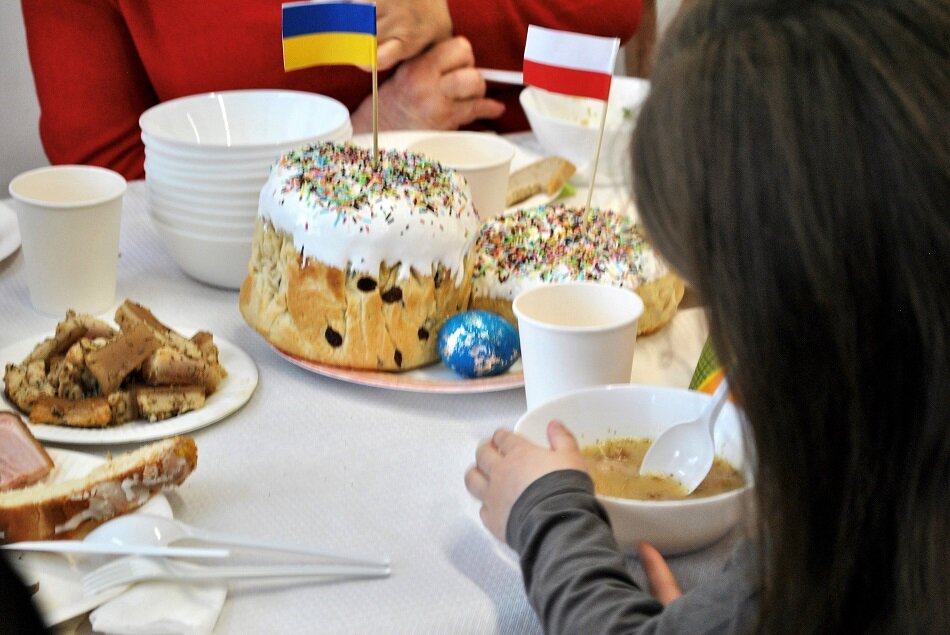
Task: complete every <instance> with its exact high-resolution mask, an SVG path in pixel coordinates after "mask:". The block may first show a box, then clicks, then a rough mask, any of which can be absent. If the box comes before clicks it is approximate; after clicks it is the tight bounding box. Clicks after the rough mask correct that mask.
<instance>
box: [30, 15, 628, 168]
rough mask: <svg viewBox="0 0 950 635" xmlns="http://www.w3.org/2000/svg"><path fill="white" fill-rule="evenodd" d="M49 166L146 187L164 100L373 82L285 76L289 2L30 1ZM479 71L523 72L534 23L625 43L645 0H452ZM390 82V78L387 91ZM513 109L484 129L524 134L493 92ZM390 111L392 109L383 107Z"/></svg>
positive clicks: (332, 73)
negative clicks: (147, 158)
mask: <svg viewBox="0 0 950 635" xmlns="http://www.w3.org/2000/svg"><path fill="white" fill-rule="evenodd" d="M22 3H23V18H24V21H25V23H26V32H27V44H28V46H29V53H30V62H31V64H32V67H33V76H34V81H35V83H36V92H37V96H38V97H39V103H40V110H41V116H40V137H41V138H42V141H43V146H44V148H45V150H46V154H47V157H48V158H49V160H50V162H52V163H54V164H58V163H87V164H93V165H102V166H107V167H110V168H112V169H114V170H116V171H118V172H120V173H122V174H124V175H125V176H126V178H129V179H137V178H143V177H144V175H145V171H144V167H143V161H144V148H143V146H142V142H141V139H140V138H139V127H138V118H139V115H141V114H142V112H144V111H145V110H146V109H148V108H149V107H150V106H153V105H155V104H157V103H159V102H161V101H166V100H169V99H173V98H175V97H181V96H183V95H192V94H196V93H204V92H209V91H214V90H234V89H242V88H285V89H294V90H309V91H314V92H319V93H322V94H325V95H329V96H331V97H335V98H336V99H339V100H340V101H342V102H343V103H344V104H346V105H347V107H348V108H350V110H351V111H352V110H354V109H356V107H357V106H359V104H360V103H361V102H362V101H363V99H364V98H365V97H366V96H367V95H368V94H369V93H370V91H371V84H370V79H369V75H368V74H367V73H365V72H363V71H360V70H359V69H356V68H353V67H344V66H317V67H313V68H308V69H303V70H299V71H292V72H285V71H284V68H283V61H282V57H281V55H282V53H281V46H280V30H281V29H280V16H281V11H280V6H281V3H282V0H152V1H149V0H22ZM448 3H449V9H450V11H451V14H452V20H453V23H454V26H455V32H456V34H459V35H464V36H466V37H468V39H469V40H470V41H471V42H472V46H473V48H474V51H475V61H476V64H477V65H479V66H483V67H488V68H501V69H514V70H520V68H521V61H522V56H523V53H524V43H525V37H526V34H527V29H528V24H537V25H539V26H546V27H550V28H556V29H564V30H570V31H577V32H583V33H590V34H596V35H609V36H614V37H620V38H621V39H622V40H624V41H625V40H627V39H628V38H629V37H630V36H631V35H632V34H633V32H634V31H635V29H636V27H637V23H638V21H639V16H640V0H586V1H585V2H579V1H578V0H481V1H474V0H471V1H469V0H448ZM386 77H387V75H386V74H384V73H381V74H380V79H379V81H380V82H383V81H385V78H386ZM490 88H491V89H492V90H491V93H490V94H491V96H492V97H495V98H497V99H500V100H502V101H504V102H505V103H506V105H507V107H508V109H507V111H506V112H505V114H504V116H503V117H502V118H501V119H499V120H497V121H493V122H486V126H487V127H490V128H493V129H496V130H498V131H501V132H505V131H514V130H524V129H526V128H527V123H526V121H525V119H524V113H522V112H521V109H520V107H519V106H518V105H517V98H518V92H519V91H520V88H519V87H500V88H497V89H495V87H494V86H492V87H490ZM381 107H382V108H385V104H381Z"/></svg>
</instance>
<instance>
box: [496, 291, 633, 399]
mask: <svg viewBox="0 0 950 635" xmlns="http://www.w3.org/2000/svg"><path fill="white" fill-rule="evenodd" d="M512 308H513V310H514V312H515V316H517V318H518V331H519V334H520V336H521V359H522V364H523V365H524V390H525V397H526V398H527V401H528V409H529V410H530V409H531V408H534V407H536V406H539V405H541V404H542V403H544V402H546V401H549V400H551V399H553V398H554V397H558V396H560V395H562V394H565V393H568V392H571V391H573V390H577V389H578V388H585V387H588V386H600V385H605V384H620V383H622V384H626V383H628V382H629V381H630V370H631V367H632V366H633V347H634V344H635V342H636V339H637V321H638V320H639V319H640V315H642V314H643V301H642V300H641V299H640V296H638V295H637V294H636V293H634V292H633V291H630V290H629V289H625V288H621V287H612V286H608V285H602V284H598V283H595V282H568V283H563V284H551V285H545V286H541V287H536V288H534V289H529V290H527V291H524V292H522V293H520V294H519V295H518V296H517V297H516V298H515V300H514V303H513V304H512Z"/></svg>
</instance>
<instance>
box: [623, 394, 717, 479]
mask: <svg viewBox="0 0 950 635" xmlns="http://www.w3.org/2000/svg"><path fill="white" fill-rule="evenodd" d="M728 395H729V384H728V382H727V381H726V379H725V378H723V380H722V382H721V383H720V384H719V386H718V387H717V388H716V391H715V392H714V393H713V395H712V398H710V400H709V401H708V402H707V403H706V408H705V409H704V410H703V412H702V413H701V414H700V415H699V416H698V417H697V418H696V419H693V420H692V421H686V422H684V423H677V424H676V425H674V426H671V427H669V428H667V429H666V430H664V431H663V432H661V433H660V434H659V435H657V437H656V439H655V440H654V441H653V444H652V445H651V446H650V447H649V449H648V450H647V453H646V455H644V457H643V463H641V464H640V475H641V476H643V475H646V474H661V475H663V476H670V477H672V478H673V479H675V480H677V481H679V482H680V484H682V486H683V489H684V490H686V494H691V493H692V492H693V490H695V489H696V488H697V487H699V484H700V483H702V482H703V479H704V478H706V475H707V474H709V470H710V469H711V468H712V465H713V460H714V459H715V458H716V444H715V441H714V440H713V431H714V430H715V429H716V420H717V419H718V418H719V412H720V411H721V410H722V407H723V405H725V403H726V397H727V396H728Z"/></svg>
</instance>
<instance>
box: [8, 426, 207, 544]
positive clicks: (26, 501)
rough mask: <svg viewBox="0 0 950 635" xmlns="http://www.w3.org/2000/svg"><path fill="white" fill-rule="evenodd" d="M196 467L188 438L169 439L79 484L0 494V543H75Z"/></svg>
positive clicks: (115, 462) (178, 482) (122, 456)
mask: <svg viewBox="0 0 950 635" xmlns="http://www.w3.org/2000/svg"><path fill="white" fill-rule="evenodd" d="M197 463H198V449H197V447H196V446H195V442H194V439H192V438H191V437H174V438H171V439H165V440H163V441H158V442H156V443H151V444H149V445H146V446H143V447H141V448H139V449H137V450H134V451H131V452H128V453H125V454H120V455H118V456H115V457H112V458H111V459H109V460H108V461H106V462H105V463H103V464H102V465H100V466H99V467H97V468H96V469H94V470H93V471H92V472H90V473H89V474H88V475H86V476H85V477H83V478H78V479H72V480H68V481H63V482H60V483H37V484H36V485H31V486H30V487H25V488H23V489H18V490H12V491H8V492H0V542H6V543H9V542H18V541H22V540H55V539H66V538H80V537H82V536H84V535H85V534H86V533H88V532H89V531H90V530H92V529H93V528H95V527H97V526H99V525H100V524H102V523H104V522H105V521H107V520H109V519H111V518H114V517H116V516H120V515H122V514H125V513H128V512H131V511H134V510H135V509H138V508H139V507H141V506H142V505H144V504H145V502H146V501H148V499H149V498H151V497H152V495H153V494H156V493H158V492H159V491H161V490H163V489H166V488H169V487H172V486H176V485H181V483H182V482H183V481H184V480H185V479H186V478H187V477H188V475H189V474H191V472H192V471H193V470H194V469H195V466H196V465H197Z"/></svg>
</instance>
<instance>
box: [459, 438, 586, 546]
mask: <svg viewBox="0 0 950 635" xmlns="http://www.w3.org/2000/svg"><path fill="white" fill-rule="evenodd" d="M548 441H549V442H550V443H551V449H550V450H549V449H547V448H542V447H540V446H537V445H535V444H534V443H532V442H530V441H528V440H527V439H525V438H524V437H522V436H519V435H517V434H515V433H514V432H511V431H510V430H505V429H499V430H497V431H496V432H495V434H494V435H493V436H492V438H491V439H490V440H488V441H486V442H484V443H482V444H481V445H480V446H478V450H477V451H476V452H475V465H474V467H472V468H471V469H469V470H468V472H466V474H465V487H467V488H468V491H469V492H470V493H471V494H472V496H474V497H475V498H477V499H478V500H480V501H481V502H482V509H481V518H482V522H483V523H485V526H486V527H487V528H488V530H489V531H490V532H491V533H492V534H494V535H495V537H496V538H498V539H499V540H502V541H504V540H505V528H506V527H507V525H508V516H509V515H510V514H511V508H512V507H513V506H514V504H515V502H516V501H517V500H518V497H519V496H521V494H522V493H524V491H525V490H526V489H528V486H529V485H531V483H533V482H535V481H536V480H538V479H539V478H541V477H542V476H544V475H545V474H549V473H551V472H556V471H558V470H582V471H586V470H587V464H586V463H585V462H584V457H583V456H582V455H581V453H580V450H578V448H577V440H576V439H574V435H572V434H571V432H570V431H569V430H568V429H567V428H565V427H564V424H562V423H561V422H559V421H551V422H550V423H549V424H548Z"/></svg>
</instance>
